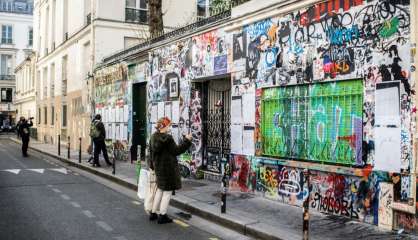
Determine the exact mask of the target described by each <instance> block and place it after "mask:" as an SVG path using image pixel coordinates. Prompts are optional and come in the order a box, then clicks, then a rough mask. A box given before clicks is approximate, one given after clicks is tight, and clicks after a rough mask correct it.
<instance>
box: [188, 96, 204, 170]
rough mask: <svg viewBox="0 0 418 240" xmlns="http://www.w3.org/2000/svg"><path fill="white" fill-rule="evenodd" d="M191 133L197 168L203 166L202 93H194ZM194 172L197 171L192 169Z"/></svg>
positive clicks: (191, 104) (191, 105)
mask: <svg viewBox="0 0 418 240" xmlns="http://www.w3.org/2000/svg"><path fill="white" fill-rule="evenodd" d="M190 112H191V117H190V124H191V125H190V131H191V134H192V137H193V140H192V147H191V152H192V158H193V162H194V164H193V165H194V167H195V168H197V167H199V166H201V165H202V117H201V112H202V105H201V99H200V92H199V91H193V97H192V99H191V103H190ZM192 170H193V172H194V171H195V170H196V169H192Z"/></svg>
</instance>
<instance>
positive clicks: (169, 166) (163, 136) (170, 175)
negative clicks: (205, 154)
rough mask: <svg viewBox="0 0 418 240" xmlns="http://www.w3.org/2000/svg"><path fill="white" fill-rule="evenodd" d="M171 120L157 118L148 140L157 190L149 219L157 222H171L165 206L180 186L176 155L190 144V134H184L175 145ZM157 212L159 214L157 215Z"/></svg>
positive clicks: (184, 150)
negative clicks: (155, 130) (180, 140)
mask: <svg viewBox="0 0 418 240" xmlns="http://www.w3.org/2000/svg"><path fill="white" fill-rule="evenodd" d="M170 126H171V120H170V119H169V118H167V117H163V118H161V119H160V120H158V123H157V126H156V129H157V132H155V133H154V134H153V135H152V136H151V140H150V155H151V156H150V168H151V170H153V171H155V176H156V180H157V191H156V193H155V196H154V202H153V204H152V210H151V213H150V217H149V219H150V221H154V220H157V219H158V223H159V224H165V223H171V222H172V221H173V220H172V219H171V218H169V217H168V216H167V208H168V204H169V202H170V198H171V194H172V192H173V191H175V190H178V189H180V188H181V177H180V168H179V164H178V161H177V156H179V155H180V154H182V153H184V152H186V151H187V149H189V148H190V146H191V145H192V142H191V140H192V136H191V135H190V134H189V135H186V136H184V137H183V141H182V142H181V143H180V144H179V145H177V144H176V142H175V141H174V138H173V136H171V134H170ZM157 213H159V215H157Z"/></svg>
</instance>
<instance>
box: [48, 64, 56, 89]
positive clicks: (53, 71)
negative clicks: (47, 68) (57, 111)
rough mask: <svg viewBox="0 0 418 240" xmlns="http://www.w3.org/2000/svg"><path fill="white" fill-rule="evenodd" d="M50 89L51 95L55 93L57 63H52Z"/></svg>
mask: <svg viewBox="0 0 418 240" xmlns="http://www.w3.org/2000/svg"><path fill="white" fill-rule="evenodd" d="M49 90H50V95H51V97H54V95H55V64H54V63H53V64H51V72H50V76H49Z"/></svg>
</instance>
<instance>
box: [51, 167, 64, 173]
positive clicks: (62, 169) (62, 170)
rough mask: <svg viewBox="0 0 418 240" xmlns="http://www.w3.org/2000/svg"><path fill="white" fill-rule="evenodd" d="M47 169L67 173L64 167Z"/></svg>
mask: <svg viewBox="0 0 418 240" xmlns="http://www.w3.org/2000/svg"><path fill="white" fill-rule="evenodd" d="M49 170H51V171H55V172H60V173H63V174H67V169H65V168H50V169H49Z"/></svg>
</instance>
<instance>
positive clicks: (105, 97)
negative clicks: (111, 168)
mask: <svg viewBox="0 0 418 240" xmlns="http://www.w3.org/2000/svg"><path fill="white" fill-rule="evenodd" d="M129 88H130V84H129V82H128V80H127V68H126V66H125V65H124V64H116V65H113V66H110V67H106V68H103V69H100V70H98V71H97V72H96V76H95V79H94V92H95V95H94V96H95V114H100V115H101V116H102V122H103V123H104V126H105V129H106V140H107V143H106V144H107V146H108V149H109V155H110V156H115V157H116V159H117V160H122V161H126V160H127V159H128V140H129V136H128V122H129V119H130V118H129V116H130V113H129V109H130V107H129V106H130V105H131V104H130V100H131V98H130V93H131V91H130V90H129Z"/></svg>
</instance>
